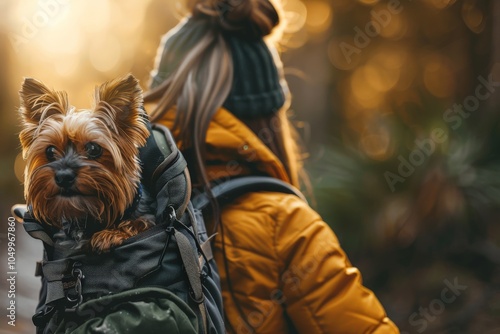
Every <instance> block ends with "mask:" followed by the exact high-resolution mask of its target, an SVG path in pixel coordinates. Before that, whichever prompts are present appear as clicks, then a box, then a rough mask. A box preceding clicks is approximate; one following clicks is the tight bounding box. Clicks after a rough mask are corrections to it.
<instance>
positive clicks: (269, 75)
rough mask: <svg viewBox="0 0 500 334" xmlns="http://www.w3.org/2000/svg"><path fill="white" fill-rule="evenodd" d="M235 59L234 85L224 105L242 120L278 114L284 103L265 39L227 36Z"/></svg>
mask: <svg viewBox="0 0 500 334" xmlns="http://www.w3.org/2000/svg"><path fill="white" fill-rule="evenodd" d="M226 40H227V42H228V44H229V47H230V49H231V55H232V59H233V67H234V73H233V84H232V87H231V91H230V93H229V96H228V97H227V99H226V101H225V102H224V104H223V106H224V108H226V109H228V110H229V111H230V112H231V113H233V114H234V115H235V116H236V117H238V118H240V119H252V118H256V117H261V116H268V115H271V114H273V113H276V112H277V111H278V110H279V109H280V108H281V107H282V106H283V104H284V103H285V95H284V93H283V89H282V87H281V85H280V78H279V75H278V69H277V68H276V64H275V63H274V59H273V56H272V55H271V51H270V50H269V48H268V47H267V45H266V43H265V42H264V41H263V40H262V39H258V40H250V39H243V38H240V37H237V36H226Z"/></svg>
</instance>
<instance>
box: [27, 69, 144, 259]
mask: <svg viewBox="0 0 500 334" xmlns="http://www.w3.org/2000/svg"><path fill="white" fill-rule="evenodd" d="M20 97H21V106H20V109H19V112H20V114H21V119H22V130H21V132H20V134H19V139H20V142H21V146H22V151H23V157H24V159H25V160H26V170H25V180H24V194H25V198H26V202H27V205H28V207H29V208H30V210H31V213H32V215H33V216H34V218H35V219H37V220H38V221H40V222H42V223H44V224H48V225H50V226H53V227H56V228H58V229H62V230H63V231H64V232H65V233H66V235H67V236H69V237H70V238H71V239H73V240H75V241H77V242H80V245H81V244H82V242H83V244H84V245H85V247H88V246H90V249H91V250H92V251H93V252H96V253H102V252H105V251H108V250H109V249H110V248H111V247H115V246H118V245H120V244H121V243H122V242H123V241H124V240H125V239H127V238H129V237H131V236H133V235H135V234H137V233H139V232H141V231H143V230H146V229H148V228H149V227H150V226H151V225H152V224H153V222H152V221H151V219H150V218H149V217H150V216H148V215H147V210H144V209H143V208H141V204H140V203H139V202H142V199H140V197H141V187H140V179H141V166H140V162H139V159H138V151H139V147H141V146H143V145H144V144H145V143H146V140H147V138H148V136H149V131H148V128H147V125H146V122H147V118H146V116H145V113H144V111H143V109H142V107H143V106H142V105H143V98H142V90H141V88H140V86H139V83H138V81H137V79H135V78H134V77H133V76H132V75H128V76H127V77H125V78H121V79H117V80H114V81H110V82H107V83H104V84H103V85H101V86H100V87H97V88H96V91H95V98H94V106H93V107H92V108H91V109H90V110H76V109H75V108H74V107H73V106H71V105H69V104H68V98H67V94H66V93H65V92H59V91H52V90H50V89H48V88H47V87H46V86H45V85H44V84H42V83H41V82H39V81H37V80H35V79H31V78H26V79H25V80H24V82H23V84H22V88H21V91H20Z"/></svg>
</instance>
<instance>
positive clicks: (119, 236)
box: [90, 229, 128, 254]
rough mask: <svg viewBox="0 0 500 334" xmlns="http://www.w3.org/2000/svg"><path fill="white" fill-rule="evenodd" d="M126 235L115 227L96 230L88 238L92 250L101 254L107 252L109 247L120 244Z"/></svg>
mask: <svg viewBox="0 0 500 334" xmlns="http://www.w3.org/2000/svg"><path fill="white" fill-rule="evenodd" d="M126 238H128V235H126V234H125V233H123V231H120V230H117V229H111V230H103V231H100V232H96V233H95V234H94V235H93V236H92V238H91V239H90V248H91V249H92V252H94V253H97V254H101V253H104V252H108V251H109V250H110V249H111V248H113V247H117V246H120V245H121V244H122V243H123V240H125V239H126Z"/></svg>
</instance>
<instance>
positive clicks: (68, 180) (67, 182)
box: [55, 168, 76, 188]
mask: <svg viewBox="0 0 500 334" xmlns="http://www.w3.org/2000/svg"><path fill="white" fill-rule="evenodd" d="M75 178H76V174H75V172H74V171H73V170H72V169H69V168H67V169H61V170H58V171H57V172H56V174H55V179H56V184H57V185H58V186H59V187H61V188H69V187H71V186H72V185H73V183H75Z"/></svg>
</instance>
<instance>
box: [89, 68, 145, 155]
mask: <svg viewBox="0 0 500 334" xmlns="http://www.w3.org/2000/svg"><path fill="white" fill-rule="evenodd" d="M94 102H95V107H94V115H96V116H97V117H100V118H101V119H103V120H104V121H105V122H106V124H108V125H109V126H110V128H114V129H115V130H116V131H117V132H118V134H120V135H126V136H127V137H129V139H132V140H134V141H135V144H136V145H138V146H142V145H143V144H144V143H145V141H146V138H147V137H148V136H149V132H148V130H147V127H146V124H145V122H146V115H145V112H144V110H143V95H142V89H141V86H140V85H139V81H138V80H137V79H136V78H135V77H134V76H133V75H131V74H129V75H127V76H126V77H124V78H119V79H115V80H112V81H108V82H106V83H104V84H102V85H101V86H100V87H97V88H96V93H95V101H94Z"/></svg>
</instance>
